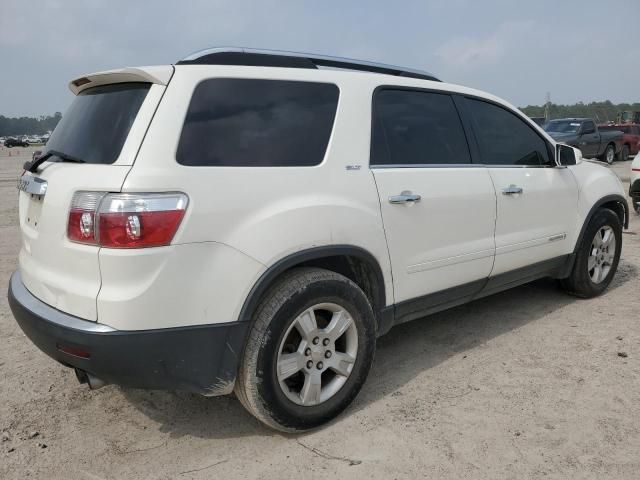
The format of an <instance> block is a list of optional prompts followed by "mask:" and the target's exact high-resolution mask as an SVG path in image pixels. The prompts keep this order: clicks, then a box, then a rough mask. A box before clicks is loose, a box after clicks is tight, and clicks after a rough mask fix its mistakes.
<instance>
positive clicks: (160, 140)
mask: <svg viewBox="0 0 640 480" xmlns="http://www.w3.org/2000/svg"><path fill="white" fill-rule="evenodd" d="M174 70H175V71H174ZM136 75H137V76H138V77H139V79H140V81H147V82H152V83H154V85H153V87H152V89H151V90H150V93H149V95H148V97H147V99H146V100H145V102H144V104H143V106H142V108H141V110H140V113H139V115H138V118H137V119H136V121H135V124H134V126H133V128H132V130H131V133H130V135H129V138H128V139H127V142H126V143H125V146H124V148H123V150H122V153H121V155H120V157H119V158H118V160H117V161H116V162H115V163H114V164H113V165H73V164H51V163H49V164H45V168H44V169H43V171H42V173H41V174H39V175H40V176H41V177H43V178H45V179H46V180H47V181H48V183H49V190H48V191H47V193H46V196H45V197H44V200H43V201H41V202H40V205H39V206H38V204H37V203H36V201H35V200H34V199H31V198H29V195H28V194H26V193H23V192H21V194H20V196H21V198H20V226H21V229H22V234H23V243H22V250H21V253H20V269H21V272H22V278H23V280H24V283H25V285H26V287H27V288H28V289H29V290H30V291H31V292H32V293H33V294H34V295H35V296H37V297H38V298H40V299H41V300H43V301H44V302H46V303H48V304H50V305H52V306H54V307H55V308H58V309H60V310H62V311H64V312H67V313H70V314H72V315H75V316H78V317H81V318H84V319H87V320H93V321H97V322H100V323H103V324H106V325H109V326H111V327H113V328H116V329H118V330H143V329H157V328H168V327H177V326H186V325H201V324H213V323H219V322H230V321H235V320H237V319H238V316H239V314H240V310H241V308H242V305H243V303H244V302H245V299H246V298H247V295H248V294H249V292H250V290H251V288H252V287H253V286H254V285H255V284H256V282H257V281H258V279H259V278H260V276H261V275H262V274H263V273H264V272H265V271H266V270H267V269H268V268H269V267H270V266H272V265H274V264H275V263H276V262H278V261H279V260H281V259H283V258H285V257H286V256H288V255H289V254H292V253H295V252H299V251H302V250H305V249H308V248H312V247H318V246H328V245H352V246H355V247H360V248H362V249H364V250H366V251H368V252H370V253H371V254H372V255H373V257H374V258H375V259H376V260H377V262H378V263H379V265H380V267H381V270H382V273H383V276H384V289H385V294H386V301H387V304H388V305H391V304H394V303H399V302H402V301H405V300H410V299H412V298H416V297H420V296H422V295H426V294H429V293H433V292H437V291H440V290H444V289H447V288H451V287H455V286H458V285H462V284H465V283H468V282H472V281H475V280H479V279H483V278H487V277H489V276H491V275H497V274H499V273H504V272H508V271H510V270H514V269H517V268H520V267H523V266H526V265H530V264H533V263H536V262H540V261H543V260H545V259H550V258H553V257H557V256H560V255H565V254H569V253H571V252H572V251H573V249H574V245H575V242H576V239H577V236H578V232H579V231H580V229H581V227H582V225H583V223H584V219H585V218H586V215H587V213H588V211H589V209H590V208H591V206H592V205H593V204H594V203H595V202H596V201H597V200H598V199H600V198H602V197H604V196H606V195H610V194H623V195H624V193H623V191H622V187H621V185H620V182H619V181H618V180H617V178H616V177H615V175H614V174H613V173H612V172H610V171H609V170H608V169H606V168H603V167H600V166H597V165H594V164H591V163H588V162H584V161H581V160H579V161H578V164H577V165H575V166H571V167H569V168H564V169H563V168H537V169H534V168H522V167H518V168H487V167H484V166H479V167H478V168H455V167H452V168H398V169H394V168H388V169H370V168H369V153H370V138H371V105H372V95H373V92H374V90H375V89H376V87H378V86H380V85H398V86H404V87H416V88H429V89H432V90H442V91H445V92H457V93H461V94H473V95H475V96H479V97H483V98H488V99H490V100H492V101H493V102H498V103H500V104H502V105H504V106H506V107H507V108H509V109H510V110H512V111H515V110H516V109H515V107H513V106H511V105H509V104H507V103H505V102H504V101H502V100H500V99H498V98H496V97H494V96H492V95H488V94H485V93H482V92H479V91H476V90H471V89H468V88H465V87H460V86H456V85H451V84H447V83H440V82H432V81H426V80H419V79H412V78H405V77H396V76H389V75H382V74H372V73H363V72H349V71H337V70H306V69H287V68H270V67H241V66H212V65H184V66H176V67H171V66H169V67H151V68H146V69H145V68H140V69H125V70H122V71H115V72H106V73H101V74H95V75H93V76H88V77H87V78H91V79H92V80H93V81H95V82H97V83H96V84H100V83H102V84H104V83H110V82H122V81H131V80H132V78H135V77H136ZM222 77H235V78H260V79H283V80H300V81H314V82H328V83H333V84H335V85H337V86H338V88H339V90H340V98H339V103H338V109H337V113H336V118H335V124H334V128H333V133H332V135H331V138H330V141H329V145H328V148H327V151H326V154H325V158H324V161H323V162H322V163H321V164H320V165H318V166H315V167H260V168H250V167H197V168H194V167H188V166H183V165H180V164H178V163H177V162H176V158H175V153H176V150H177V145H178V141H179V138H180V133H181V130H182V125H183V122H184V119H185V115H186V112H187V108H188V105H189V101H190V98H191V95H192V93H193V90H194V88H195V86H196V85H197V84H198V83H200V82H201V81H203V80H205V79H209V78H222ZM72 90H73V91H74V93H78V92H79V91H81V90H82V86H81V87H75V86H74V87H72ZM532 125H533V127H534V128H536V129H538V127H537V126H535V124H533V123H532ZM538 130H539V131H540V133H541V135H543V136H544V137H545V138H546V139H547V140H548V141H549V142H550V143H551V144H552V145H555V142H554V141H553V140H552V139H551V138H550V137H548V136H547V135H546V133H544V132H543V131H541V130H540V129H538ZM348 165H349V166H351V165H360V168H359V169H347V166H348ZM511 184H517V185H520V186H521V187H523V189H524V191H523V194H521V195H515V196H508V197H507V196H504V195H502V194H501V189H502V188H504V187H507V186H509V185H511ZM78 190H104V191H111V192H119V191H122V192H163V191H180V192H184V193H186V194H187V195H188V197H189V206H188V209H187V212H186V215H185V218H184V219H183V221H182V223H181V226H180V228H179V230H178V232H177V234H176V235H175V237H174V239H173V242H172V244H171V245H170V246H167V247H158V248H148V249H133V250H118V249H109V248H98V247H94V246H86V245H79V244H75V243H71V242H69V241H68V240H67V238H66V224H67V216H68V211H69V204H70V201H71V197H72V195H73V193H74V192H75V191H78ZM405 190H410V191H412V192H414V193H418V194H420V195H421V196H422V200H421V202H419V203H416V204H413V205H408V204H405V205H392V204H390V203H389V202H388V201H387V199H388V197H389V196H391V195H397V194H400V192H402V191H405ZM36 217H37V219H38V220H37V221H38V225H37V226H35V225H34V224H33V222H34V221H35V220H34V219H35V218H36ZM559 236H562V238H560V237H559ZM552 237H556V238H559V239H558V240H556V241H550V240H549V239H550V238H552Z"/></svg>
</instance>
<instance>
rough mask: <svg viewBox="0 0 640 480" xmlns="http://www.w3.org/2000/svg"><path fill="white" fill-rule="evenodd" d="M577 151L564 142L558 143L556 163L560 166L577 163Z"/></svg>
mask: <svg viewBox="0 0 640 480" xmlns="http://www.w3.org/2000/svg"><path fill="white" fill-rule="evenodd" d="M576 163H577V160H576V151H575V150H574V149H573V148H572V147H570V146H569V145H564V144H563V143H557V144H556V164H557V165H558V166H559V167H568V166H569V165H575V164H576Z"/></svg>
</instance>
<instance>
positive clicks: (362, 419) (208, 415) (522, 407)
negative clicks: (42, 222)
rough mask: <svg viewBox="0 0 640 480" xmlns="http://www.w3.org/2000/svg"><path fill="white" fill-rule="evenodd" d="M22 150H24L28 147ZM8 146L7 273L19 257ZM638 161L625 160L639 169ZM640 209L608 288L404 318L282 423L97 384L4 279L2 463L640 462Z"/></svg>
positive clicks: (419, 470) (191, 472)
mask: <svg viewBox="0 0 640 480" xmlns="http://www.w3.org/2000/svg"><path fill="white" fill-rule="evenodd" d="M18 151H21V152H22V154H23V156H22V157H15V155H16V154H17V152H18ZM8 152H9V151H8V150H6V149H4V148H2V149H0V239H1V240H0V290H2V291H3V292H4V291H6V288H7V282H8V279H9V275H10V273H11V272H12V271H13V270H15V269H16V267H17V254H18V249H19V234H18V228H17V207H16V203H17V202H16V199H17V196H16V190H15V183H14V181H15V177H16V174H17V172H19V165H21V164H22V162H24V160H25V159H27V158H28V156H29V155H30V151H29V150H28V149H27V150H25V149H12V150H11V154H12V156H11V157H8ZM629 164H630V162H626V163H622V164H617V165H616V166H615V170H616V171H617V172H618V173H619V175H620V176H621V178H623V179H624V180H626V181H628V176H629ZM639 226H640V220H639V219H638V217H637V216H636V215H634V216H633V218H632V223H631V226H630V229H629V232H627V234H625V235H624V247H623V252H622V260H621V263H620V268H619V271H618V274H617V276H616V278H615V280H614V282H613V284H612V286H611V288H610V289H609V291H608V292H607V293H606V294H605V295H603V296H601V297H599V298H596V299H592V300H577V299H575V298H572V297H569V296H566V295H564V294H563V293H561V292H560V291H559V290H558V289H557V288H556V286H555V283H554V282H552V281H546V280H545V281H539V282H535V283H533V284H530V285H526V286H522V287H519V288H517V289H514V290H512V291H509V292H504V293H501V294H498V295H494V296H492V297H489V298H485V299H482V300H479V301H476V302H473V303H471V304H469V305H465V306H462V307H458V308H455V309H453V310H450V311H448V312H444V313H441V314H437V315H434V316H431V317H429V318H428V319H425V320H422V321H416V322H412V323H409V324H405V325H401V326H399V327H396V328H395V329H393V330H392V331H391V333H389V334H388V335H387V336H385V337H383V338H381V339H380V341H379V345H378V354H377V357H376V361H375V364H374V367H373V370H372V372H371V375H370V377H369V380H368V382H367V384H366V385H365V387H364V389H363V390H362V392H361V394H360V395H359V397H358V398H357V400H356V401H355V403H354V405H353V406H352V407H351V408H349V409H348V410H347V412H346V413H345V414H344V415H342V416H341V417H340V418H339V419H338V420H337V421H335V422H333V423H332V424H330V425H328V426H327V427H325V428H323V429H321V430H318V431H316V432H314V433H311V434H306V435H297V436H290V435H281V434H278V433H274V432H273V431H270V430H268V429H266V428H264V427H263V426H262V425H261V424H259V423H258V422H257V421H256V420H254V419H253V418H252V417H251V416H249V414H247V413H246V412H245V411H244V410H243V409H242V407H241V406H240V404H239V403H238V402H237V401H236V400H235V398H233V397H221V398H203V397H199V396H196V395H190V394H184V393H172V392H156V391H141V390H132V389H124V388H119V387H116V386H108V387H105V388H103V389H101V390H98V391H95V392H92V391H89V390H88V389H87V388H86V386H81V385H79V384H78V383H77V382H76V380H75V377H74V375H73V372H72V371H71V370H68V369H65V368H64V367H62V366H60V365H58V364H56V363H54V362H53V361H51V360H50V359H49V358H48V357H46V356H45V355H44V354H43V353H41V352H40V351H38V350H37V349H36V348H35V347H34V346H33V345H32V344H31V343H30V342H29V341H28V339H27V338H26V337H25V336H24V335H23V333H22V331H21V330H20V328H19V327H18V326H17V325H16V323H15V321H14V320H13V317H12V315H11V312H10V311H9V307H8V305H7V301H6V296H5V295H4V294H2V295H1V296H0V341H1V342H2V348H0V435H1V437H0V478H2V479H24V478H26V477H30V478H47V479H57V478H64V479H68V478H73V479H98V478H101V479H102V478H126V479H138V478H150V479H165V478H166V479H183V478H184V479H204V478H225V479H232V478H233V479H235V478H291V477H293V476H295V475H298V476H299V475H304V478H305V479H312V478H328V477H332V478H368V479H377V478H380V479H392V478H417V477H420V478H422V477H431V478H439V479H444V478H452V479H460V478H492V479H498V478H541V477H547V478H573V479H577V478H594V479H603V478H616V479H619V478H629V479H631V478H638V471H640V453H639V452H640V326H639V325H638V320H639V315H638V312H639V307H640V297H639V296H638V293H639V292H640V289H639V287H640V281H639V277H638V272H639V269H640V236H638V235H636V233H637V232H638V230H639Z"/></svg>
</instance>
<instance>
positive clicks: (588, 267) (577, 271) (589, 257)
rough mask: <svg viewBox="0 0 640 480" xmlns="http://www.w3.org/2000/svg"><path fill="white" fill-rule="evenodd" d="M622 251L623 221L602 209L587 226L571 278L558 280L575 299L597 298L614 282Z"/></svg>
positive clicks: (609, 211) (577, 250) (614, 214)
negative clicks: (576, 297)
mask: <svg viewBox="0 0 640 480" xmlns="http://www.w3.org/2000/svg"><path fill="white" fill-rule="evenodd" d="M621 249H622V221H621V219H620V218H619V217H618V215H617V214H616V213H615V212H613V211H612V210H609V209H608V208H601V209H600V210H598V211H597V212H596V213H595V214H594V215H593V218H592V219H591V221H590V222H589V225H587V228H586V230H585V233H584V236H583V237H582V240H581V241H580V244H579V245H578V248H577V249H576V256H575V262H574V264H573V269H572V271H571V274H570V275H569V276H568V277H567V278H564V279H562V280H561V284H562V286H563V287H564V289H565V290H566V291H567V292H568V293H571V294H572V295H576V296H578V297H583V298H591V297H595V296H596V295H600V294H601V293H602V292H604V291H605V289H606V288H607V287H608V286H609V284H610V283H611V280H613V276H614V275H615V273H616V270H617V268H618V262H619V261H620V251H621Z"/></svg>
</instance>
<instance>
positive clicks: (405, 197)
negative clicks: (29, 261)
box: [389, 190, 422, 203]
mask: <svg viewBox="0 0 640 480" xmlns="http://www.w3.org/2000/svg"><path fill="white" fill-rule="evenodd" d="M421 198H422V197H421V196H420V195H417V194H415V193H411V192H410V191H409V190H405V191H404V192H402V193H401V194H400V195H392V196H390V197H389V203H415V202H419V201H420V199H421Z"/></svg>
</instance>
